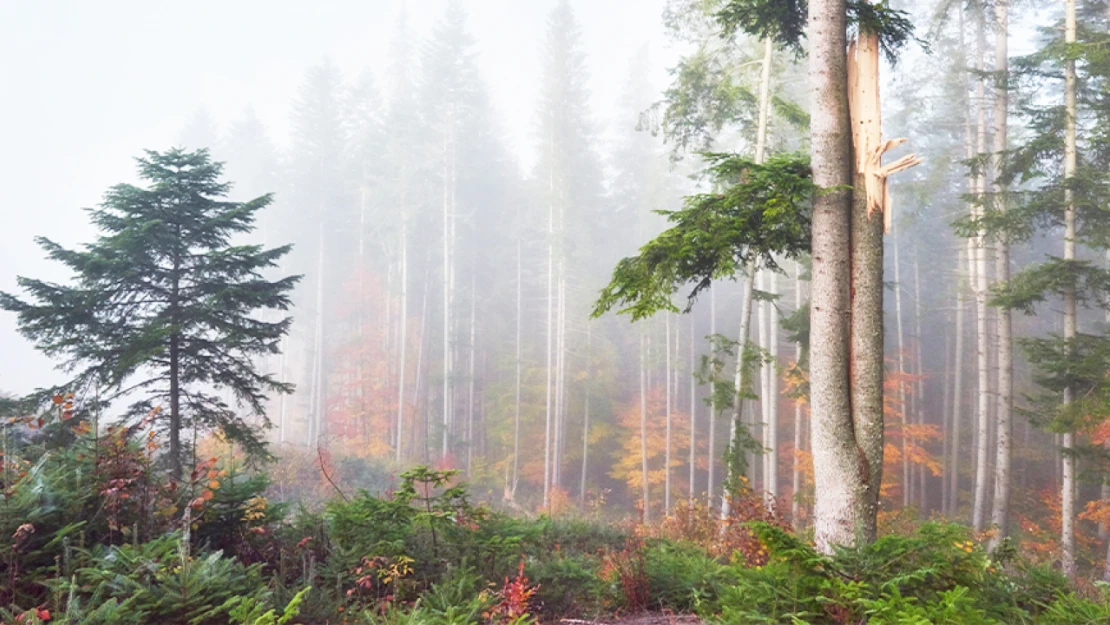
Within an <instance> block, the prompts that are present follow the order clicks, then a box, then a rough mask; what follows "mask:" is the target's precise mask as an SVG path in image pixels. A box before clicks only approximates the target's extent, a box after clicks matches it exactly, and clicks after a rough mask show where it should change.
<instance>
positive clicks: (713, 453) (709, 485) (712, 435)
mask: <svg viewBox="0 0 1110 625" xmlns="http://www.w3.org/2000/svg"><path fill="white" fill-rule="evenodd" d="M709 336H710V337H711V338H710V344H709V345H710V354H709V355H710V357H713V356H714V354H713V349H712V348H713V343H712V341H713V340H714V339H715V338H716V336H717V289H715V288H713V287H709ZM716 397H717V393H716V390H715V389H714V388H713V385H712V384H710V386H709V442H708V445H709V450H708V451H707V452H706V461H707V463H706V465H707V466H706V469H707V475H706V480H705V502H706V505H708V506H709V507H710V509H712V507H713V497H714V493H715V492H716V489H715V486H716V485H715V484H714V482H713V478H714V475H713V469H714V468H715V467H714V461H715V460H716V459H717V417H718V416H719V413H718V410H719V408H718V406H717V400H716Z"/></svg>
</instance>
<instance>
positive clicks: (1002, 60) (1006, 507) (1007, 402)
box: [989, 0, 1014, 550]
mask: <svg viewBox="0 0 1110 625" xmlns="http://www.w3.org/2000/svg"><path fill="white" fill-rule="evenodd" d="M994 13H995V24H996V26H995V28H996V31H995V44H994V71H995V75H996V83H995V88H994V150H993V151H994V159H993V160H994V166H995V175H994V192H995V200H994V202H995V203H994V206H995V209H996V210H999V211H1003V212H1004V211H1005V210H1006V205H1007V201H1006V191H1007V189H1006V186H1005V184H1004V183H1003V182H1002V176H1001V169H1002V166H1003V165H1004V162H1003V159H1004V158H1005V156H1004V155H1005V152H1006V141H1007V123H1006V122H1007V120H1006V117H1007V115H1008V112H1009V84H1008V83H1009V80H1008V79H1009V69H1010V67H1009V50H1008V45H1007V43H1008V42H1007V38H1008V35H1009V32H1008V27H1009V7H1008V0H999V1H998V2H997V4H995V9H994ZM995 249H996V256H995V270H994V271H995V281H996V282H997V283H1000V284H1005V283H1007V282H1009V280H1010V245H1009V243H1008V241H1007V240H1006V238H1005V237H999V239H998V240H997V241H995ZM995 314H996V315H997V316H998V405H997V407H996V416H995V419H996V432H997V438H996V443H995V445H996V446H995V449H996V454H995V462H994V501H993V502H992V505H991V525H992V526H993V527H994V528H995V529H996V530H997V532H996V533H995V534H994V535H993V536H992V538H991V540H990V543H989V548H990V549H992V550H993V549H994V548H996V547H997V546H998V544H999V542H1000V541H1001V540H1002V539H1003V538H1005V537H1006V536H1007V535H1008V533H1009V528H1008V526H1007V520H1008V518H1009V513H1010V465H1011V462H1012V458H1011V457H1012V448H1013V420H1012V414H1013V406H1014V381H1013V371H1014V356H1013V340H1012V338H1011V334H1012V330H1011V328H1012V320H1011V317H1012V313H1011V312H1010V311H1009V310H1007V309H1004V308H999V309H998V310H997V311H996V312H995Z"/></svg>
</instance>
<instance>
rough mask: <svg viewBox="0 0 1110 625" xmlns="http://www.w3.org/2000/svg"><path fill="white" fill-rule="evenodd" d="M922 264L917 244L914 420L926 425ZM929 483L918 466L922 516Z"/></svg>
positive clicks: (914, 289)
mask: <svg viewBox="0 0 1110 625" xmlns="http://www.w3.org/2000/svg"><path fill="white" fill-rule="evenodd" d="M920 268H921V263H920V262H918V254H917V243H914V246H913V326H914V342H913V358H914V373H915V374H916V376H917V379H916V380H914V383H913V393H914V402H913V405H914V420H915V421H916V422H917V423H918V424H920V425H925V370H924V363H923V355H922V352H923V351H924V349H923V343H922V341H921V339H922V336H921V269H920ZM926 488H927V483H926V477H925V465H924V464H923V463H922V464H919V465H918V466H917V500H918V504H917V509H918V510H920V511H921V513H922V514H927V513H928V509H929V498H928V492H927V491H926Z"/></svg>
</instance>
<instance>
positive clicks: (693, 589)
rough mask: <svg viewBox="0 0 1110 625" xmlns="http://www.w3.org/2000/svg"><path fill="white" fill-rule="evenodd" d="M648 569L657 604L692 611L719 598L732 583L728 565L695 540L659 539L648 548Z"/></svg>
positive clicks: (646, 556) (652, 598)
mask: <svg viewBox="0 0 1110 625" xmlns="http://www.w3.org/2000/svg"><path fill="white" fill-rule="evenodd" d="M644 573H645V575H646V576H647V582H648V590H649V596H650V597H651V603H652V606H651V607H654V608H660V609H666V610H671V611H677V612H692V611H695V610H696V609H698V608H700V607H701V606H703V605H706V604H713V603H715V602H716V600H717V597H718V595H719V594H720V591H721V588H722V587H723V586H725V585H729V584H731V580H730V579H729V576H728V575H727V574H726V569H725V568H724V567H722V566H721V565H720V564H719V563H718V562H717V561H716V560H714V559H713V558H712V557H710V555H709V554H708V553H707V552H706V551H705V550H704V549H702V548H701V547H699V546H697V545H694V544H692V543H674V542H670V541H663V540H657V541H653V542H651V543H649V544H648V545H647V546H646V547H645V549H644Z"/></svg>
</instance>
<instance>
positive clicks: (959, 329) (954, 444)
mask: <svg viewBox="0 0 1110 625" xmlns="http://www.w3.org/2000/svg"><path fill="white" fill-rule="evenodd" d="M959 256H960V253H959V252H958V251H957V261H956V264H957V265H959V264H960V263H961V262H962V261H963V259H960V258H959ZM962 285H963V281H962V280H959V281H957V284H956V351H955V354H954V355H953V359H954V360H955V362H954V363H953V366H952V372H953V376H954V377H953V380H952V386H953V388H952V430H951V438H950V439H948V442H949V452H948V457H949V463H948V474H947V476H948V514H949V515H950V516H955V515H957V514H958V513H959V508H960V425H961V424H960V420H961V417H962V416H963V415H962V411H963V407H964V402H963V400H964V392H963V383H964V316H965V314H964V294H963V286H962Z"/></svg>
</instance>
